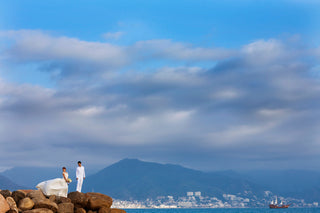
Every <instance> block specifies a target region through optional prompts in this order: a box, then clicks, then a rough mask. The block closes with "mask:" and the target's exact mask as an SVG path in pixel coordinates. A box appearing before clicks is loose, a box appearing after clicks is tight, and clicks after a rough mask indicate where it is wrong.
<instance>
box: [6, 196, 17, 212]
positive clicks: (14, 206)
mask: <svg viewBox="0 0 320 213" xmlns="http://www.w3.org/2000/svg"><path fill="white" fill-rule="evenodd" d="M6 201H7V203H8V204H9V207H10V210H13V211H14V212H16V213H18V212H19V210H18V207H17V204H16V201H14V199H13V198H12V197H7V198H6Z"/></svg>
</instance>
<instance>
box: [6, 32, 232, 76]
mask: <svg viewBox="0 0 320 213" xmlns="http://www.w3.org/2000/svg"><path fill="white" fill-rule="evenodd" d="M120 34H121V33H120V32H118V33H116V34H107V36H108V37H110V36H116V35H117V36H119V35H120ZM0 37H2V38H3V39H6V40H8V42H7V45H5V47H3V49H2V52H3V53H4V57H5V59H6V60H9V61H11V63H20V64H22V63H37V64H40V65H39V69H40V70H42V71H47V72H50V73H52V74H53V75H54V76H55V77H58V78H59V77H61V76H63V78H65V77H67V76H69V77H73V78H74V77H77V76H80V78H83V77H88V76H97V75H98V76H99V77H101V76H104V75H105V74H106V73H110V72H118V71H119V70H120V71H121V70H122V69H127V67H128V66H133V65H136V64H138V65H139V66H142V65H141V64H143V66H146V64H148V63H149V64H152V63H158V61H161V60H162V61H163V60H164V61H171V62H172V61H176V62H188V63H191V62H211V63H213V62H214V61H215V60H219V59H223V58H227V57H230V56H232V55H233V54H234V53H233V51H231V50H226V49H219V48H202V47H193V46H192V45H190V44H186V43H181V42H173V41H171V40H149V41H138V42H136V43H134V44H133V45H129V46H120V45H114V44H111V43H108V42H94V41H83V40H80V39H77V38H70V37H65V36H55V35H52V34H50V33H48V32H44V31H38V30H18V31H2V32H0Z"/></svg>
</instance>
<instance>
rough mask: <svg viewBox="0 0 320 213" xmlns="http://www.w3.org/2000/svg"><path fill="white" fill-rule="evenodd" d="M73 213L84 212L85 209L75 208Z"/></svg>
mask: <svg viewBox="0 0 320 213" xmlns="http://www.w3.org/2000/svg"><path fill="white" fill-rule="evenodd" d="M74 213H86V210H85V209H84V208H77V207H76V208H75V209H74Z"/></svg>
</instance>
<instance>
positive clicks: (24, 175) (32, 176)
mask: <svg viewBox="0 0 320 213" xmlns="http://www.w3.org/2000/svg"><path fill="white" fill-rule="evenodd" d="M60 170H61V169H59V170H58V169H57V168H41V167H40V168H38V167H15V168H12V169H9V170H6V171H4V172H2V173H1V174H2V175H3V176H5V177H7V178H10V180H12V181H13V182H15V183H17V184H19V185H23V186H25V187H27V188H28V189H34V188H35V186H36V185H37V184H38V183H40V182H42V181H44V180H49V179H53V178H57V177H60V175H61V172H60Z"/></svg>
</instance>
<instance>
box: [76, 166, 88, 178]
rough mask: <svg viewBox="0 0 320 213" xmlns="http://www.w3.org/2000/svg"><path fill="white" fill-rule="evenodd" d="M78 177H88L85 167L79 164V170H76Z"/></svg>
mask: <svg viewBox="0 0 320 213" xmlns="http://www.w3.org/2000/svg"><path fill="white" fill-rule="evenodd" d="M76 177H77V178H85V177H86V173H85V171H84V167H83V166H81V167H80V166H78V168H77V172H76Z"/></svg>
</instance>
